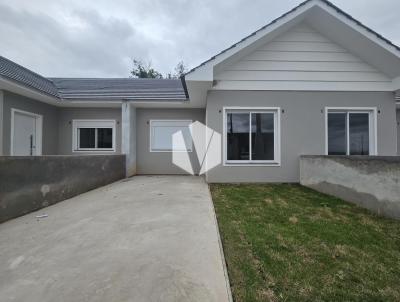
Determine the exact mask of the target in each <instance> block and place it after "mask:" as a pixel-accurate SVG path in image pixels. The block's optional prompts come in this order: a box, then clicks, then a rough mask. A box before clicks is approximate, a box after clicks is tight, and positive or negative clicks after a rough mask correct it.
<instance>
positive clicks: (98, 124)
mask: <svg viewBox="0 0 400 302" xmlns="http://www.w3.org/2000/svg"><path fill="white" fill-rule="evenodd" d="M79 128H95V129H98V128H107V129H112V147H111V148H98V147H97V130H95V133H96V137H95V147H94V148H80V147H79V135H78V129H79ZM115 151H116V120H98V119H96V120H91V119H76V120H72V152H74V153H76V152H115Z"/></svg>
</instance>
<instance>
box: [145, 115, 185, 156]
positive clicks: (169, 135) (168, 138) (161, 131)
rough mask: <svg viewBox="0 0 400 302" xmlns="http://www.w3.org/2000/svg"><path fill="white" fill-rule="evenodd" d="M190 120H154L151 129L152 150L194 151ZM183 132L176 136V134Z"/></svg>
mask: <svg viewBox="0 0 400 302" xmlns="http://www.w3.org/2000/svg"><path fill="white" fill-rule="evenodd" d="M190 124H191V122H190V121H153V123H152V129H151V150H153V151H192V133H191V131H190ZM179 133H180V134H181V136H175V139H174V134H179Z"/></svg>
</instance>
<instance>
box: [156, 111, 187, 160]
mask: <svg viewBox="0 0 400 302" xmlns="http://www.w3.org/2000/svg"><path fill="white" fill-rule="evenodd" d="M155 122H172V123H173V122H182V123H183V122H185V123H188V124H189V125H188V127H189V131H190V148H187V149H186V150H173V149H168V150H167V149H165V150H161V149H153V124H154V123H155ZM192 124H193V120H186V119H175V120H171V119H154V120H150V121H149V152H150V153H173V152H187V153H191V152H193V131H192Z"/></svg>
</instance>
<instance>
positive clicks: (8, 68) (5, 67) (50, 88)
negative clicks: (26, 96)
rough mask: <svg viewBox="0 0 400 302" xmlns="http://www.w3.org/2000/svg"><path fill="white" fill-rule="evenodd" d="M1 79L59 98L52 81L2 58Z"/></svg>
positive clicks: (0, 58)
mask: <svg viewBox="0 0 400 302" xmlns="http://www.w3.org/2000/svg"><path fill="white" fill-rule="evenodd" d="M0 77H2V78H5V79H7V80H11V81H14V82H17V83H19V84H22V85H24V86H27V87H29V88H33V89H35V90H39V91H40V92H42V93H45V94H48V95H50V96H53V97H58V90H57V88H56V87H55V86H54V84H53V82H52V81H50V80H49V79H46V78H45V77H43V76H41V75H39V74H37V73H35V72H33V71H31V70H29V69H27V68H25V67H23V66H21V65H18V64H17V63H14V62H13V61H10V60H9V59H6V58H4V57H2V56H0Z"/></svg>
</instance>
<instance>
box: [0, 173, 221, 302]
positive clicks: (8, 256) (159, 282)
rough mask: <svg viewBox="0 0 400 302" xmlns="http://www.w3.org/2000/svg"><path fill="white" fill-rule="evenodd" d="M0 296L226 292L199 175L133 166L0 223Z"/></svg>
mask: <svg viewBox="0 0 400 302" xmlns="http://www.w3.org/2000/svg"><path fill="white" fill-rule="evenodd" d="M44 213H45V214H48V215H49V216H48V217H47V218H42V219H37V218H35V217H36V215H39V214H44ZM0 297H1V301H2V302H5V301H30V302H35V301H38V302H39V301H40V302H45V301H49V302H50V301H51V302H54V301H73V302H79V301H107V302H109V301H118V302H122V301H202V302H204V301H228V298H229V292H228V285H227V281H226V279H225V274H224V266H223V261H222V256H221V251H220V246H219V240H218V231H217V226H216V222H215V218H214V211H213V206H212V202H211V198H210V195H209V192H208V187H207V185H206V183H205V182H204V180H203V179H202V178H200V177H190V176H188V177H186V176H137V177H134V178H131V179H127V180H124V181H121V182H117V183H114V184H112V185H109V186H106V187H103V188H100V189H97V190H94V191H91V192H88V193H85V194H82V195H79V196H77V197H75V198H72V199H69V200H66V201H63V202H61V203H58V204H56V205H54V206H51V207H48V208H45V209H42V210H41V211H38V212H35V213H31V214H28V215H26V216H23V217H20V218H17V219H14V220H11V221H8V222H6V223H3V224H1V225H0Z"/></svg>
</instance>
